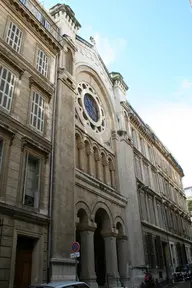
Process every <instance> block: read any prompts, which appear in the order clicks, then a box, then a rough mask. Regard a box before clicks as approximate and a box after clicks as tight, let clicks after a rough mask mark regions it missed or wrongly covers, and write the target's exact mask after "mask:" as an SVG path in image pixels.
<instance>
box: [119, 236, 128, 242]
mask: <svg viewBox="0 0 192 288" xmlns="http://www.w3.org/2000/svg"><path fill="white" fill-rule="evenodd" d="M120 240H126V241H127V240H128V237H127V236H126V235H121V236H117V241H120Z"/></svg>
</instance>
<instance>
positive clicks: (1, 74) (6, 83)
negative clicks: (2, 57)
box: [0, 65, 15, 111]
mask: <svg viewBox="0 0 192 288" xmlns="http://www.w3.org/2000/svg"><path fill="white" fill-rule="evenodd" d="M14 85H15V75H13V74H12V73H11V72H10V71H9V70H7V69H6V68H4V67H2V66H1V65H0V106H1V107H3V108H4V109H6V110H7V111H10V109H11V102H12V97H13V90H14Z"/></svg>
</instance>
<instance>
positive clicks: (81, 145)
mask: <svg viewBox="0 0 192 288" xmlns="http://www.w3.org/2000/svg"><path fill="white" fill-rule="evenodd" d="M84 147H85V143H84V142H83V141H78V143H77V148H78V149H83V148H84Z"/></svg>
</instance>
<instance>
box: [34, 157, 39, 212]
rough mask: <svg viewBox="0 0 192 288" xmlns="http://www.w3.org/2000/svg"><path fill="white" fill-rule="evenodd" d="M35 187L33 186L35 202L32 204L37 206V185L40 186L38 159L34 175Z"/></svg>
mask: <svg viewBox="0 0 192 288" xmlns="http://www.w3.org/2000/svg"><path fill="white" fill-rule="evenodd" d="M35 178H36V179H35V183H34V184H35V187H34V191H35V193H34V194H35V203H34V206H35V207H36V208H37V207H38V206H39V187H40V181H39V179H40V161H39V160H38V161H37V163H36V177H35Z"/></svg>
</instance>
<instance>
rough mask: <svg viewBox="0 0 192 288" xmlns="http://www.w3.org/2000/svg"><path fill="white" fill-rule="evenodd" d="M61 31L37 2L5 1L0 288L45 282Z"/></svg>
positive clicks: (0, 49)
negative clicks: (32, 282)
mask: <svg viewBox="0 0 192 288" xmlns="http://www.w3.org/2000/svg"><path fill="white" fill-rule="evenodd" d="M59 37H60V36H59V34H58V27H57V26H56V24H55V23H54V21H53V20H52V19H51V17H50V15H48V14H47V13H46V12H45V10H44V9H43V8H42V7H41V6H40V5H39V4H38V3H37V2H36V1H30V0H26V1H18V0H14V1H9V0H2V1H1V2H0V287H1V288H8V287H9V288H12V287H15V288H17V287H21V288H22V287H28V284H29V283H30V282H31V280H32V281H35V282H41V281H46V280H47V236H48V226H49V211H48V210H49V176H50V154H51V147H52V146H51V139H52V121H53V103H54V101H55V100H54V99H55V92H56V90H55V88H56V82H55V71H56V70H57V69H56V65H57V61H56V59H57V55H58V52H59V51H60V49H61V47H62V46H61V44H60V43H59Z"/></svg>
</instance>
